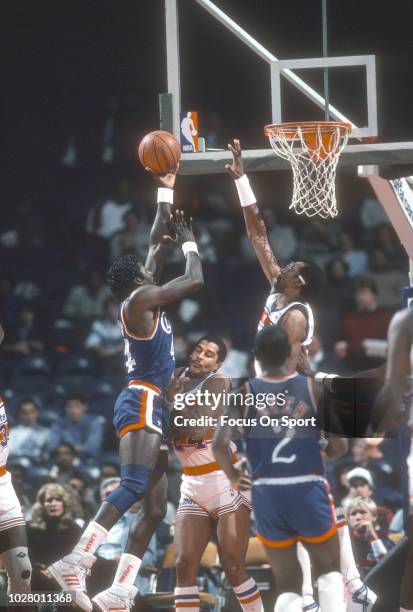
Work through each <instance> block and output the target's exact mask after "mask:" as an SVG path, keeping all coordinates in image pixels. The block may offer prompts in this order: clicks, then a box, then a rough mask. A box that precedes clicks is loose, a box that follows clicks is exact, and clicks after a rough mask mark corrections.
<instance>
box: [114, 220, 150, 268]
mask: <svg viewBox="0 0 413 612" xmlns="http://www.w3.org/2000/svg"><path fill="white" fill-rule="evenodd" d="M123 220H124V223H125V229H124V230H123V231H121V232H119V233H117V234H115V235H114V236H113V237H112V238H111V240H110V260H111V261H114V260H115V259H119V257H121V256H122V255H129V254H132V255H137V256H138V257H139V258H140V259H142V260H143V261H144V260H145V259H146V254H147V252H148V246H149V233H150V229H151V228H150V227H149V225H148V224H147V223H146V222H145V221H144V220H143V219H140V217H139V213H138V211H137V210H136V209H135V208H132V209H131V210H127V211H126V212H125V214H124V216H123Z"/></svg>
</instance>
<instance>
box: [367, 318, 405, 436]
mask: <svg viewBox="0 0 413 612" xmlns="http://www.w3.org/2000/svg"><path fill="white" fill-rule="evenodd" d="M387 337H388V351H387V366H386V377H385V382H384V385H383V387H382V389H381V390H380V392H379V394H378V396H377V399H376V401H375V404H374V408H373V427H374V428H375V429H377V430H378V431H383V430H384V429H387V428H388V427H389V426H390V425H391V424H392V423H393V422H394V421H395V420H397V419H398V418H399V415H400V408H401V404H402V400H403V395H404V392H405V390H406V388H407V376H408V375H409V374H410V367H411V365H410V352H411V349H412V345H413V311H412V310H404V311H402V312H398V313H396V314H395V315H394V317H393V318H392V320H391V322H390V326H389V331H388V335H387Z"/></svg>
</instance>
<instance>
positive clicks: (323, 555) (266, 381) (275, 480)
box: [213, 326, 346, 612]
mask: <svg viewBox="0 0 413 612" xmlns="http://www.w3.org/2000/svg"><path fill="white" fill-rule="evenodd" d="M290 352H291V349H290V345H289V342H288V336H287V334H286V332H285V331H284V330H283V329H282V328H281V327H279V326H269V327H265V328H264V329H263V330H261V331H260V332H259V333H258V335H257V338H256V341H255V354H256V358H257V360H258V362H259V364H260V368H261V371H262V375H261V376H260V377H258V378H254V379H252V380H249V381H248V382H247V383H246V385H244V387H243V388H242V390H241V395H242V397H243V401H241V402H239V401H238V402H237V401H235V400H236V399H237V398H238V399H239V397H240V396H235V395H234V396H233V397H234V404H233V405H232V406H230V407H229V409H228V410H227V415H226V417H224V418H223V419H222V420H221V423H220V425H219V426H218V428H217V430H216V433H215V436H214V442H213V449H214V453H215V457H216V460H217V462H218V463H219V464H220V465H221V467H222V469H223V470H224V471H225V473H226V474H227V476H228V478H229V479H230V480H231V482H232V484H233V486H234V488H238V486H239V482H240V479H241V478H242V477H243V474H244V472H243V470H241V469H239V468H237V467H236V466H234V465H233V464H232V463H231V459H230V455H229V452H228V446H229V443H230V441H231V438H232V433H233V425H235V423H236V421H238V422H237V425H238V424H241V425H242V426H243V429H244V437H245V439H246V447H247V456H248V459H249V463H250V465H251V470H252V477H253V487H252V503H253V509H254V514H255V519H256V526H257V536H258V537H259V539H260V540H261V541H262V542H263V544H264V546H265V548H266V551H267V555H268V558H269V561H270V564H271V567H272V571H273V574H274V577H275V582H276V585H277V591H278V598H277V601H276V605H275V608H274V611H275V612H299V611H300V612H301V610H302V609H303V601H302V596H301V589H302V572H301V566H300V564H299V561H298V559H297V550H296V548H297V542H298V541H301V542H302V543H303V544H304V546H305V548H306V549H307V550H308V552H309V555H310V559H311V563H312V569H313V575H314V577H315V578H316V580H317V585H318V594H319V603H320V608H321V610H322V612H343V611H344V587H343V579H342V577H341V574H340V546H339V539H338V535H337V526H336V519H335V515H334V509H333V508H332V504H331V499H330V496H329V492H328V484H327V482H326V480H325V479H324V477H323V473H324V466H323V461H322V457H321V451H320V445H319V441H320V429H327V430H330V431H331V429H332V427H331V424H327V423H323V422H322V421H323V419H322V415H321V414H320V413H319V412H318V403H319V401H320V397H319V389H318V387H317V386H316V383H315V381H314V380H313V379H309V378H307V377H305V376H301V375H299V374H296V373H295V374H293V375H288V366H287V363H288V358H289V356H290ZM230 418H234V419H236V421H235V422H233V423H231V421H229V419H230ZM240 419H241V423H240ZM271 419H272V420H271ZM333 429H335V428H333ZM335 431H337V429H335ZM337 442H339V444H338V445H337V446H336V447H335V451H336V454H337V455H338V454H339V452H338V451H339V449H340V448H341V450H340V454H343V453H345V452H346V444H345V441H343V440H340V439H337ZM239 488H242V487H241V486H240V487H239Z"/></svg>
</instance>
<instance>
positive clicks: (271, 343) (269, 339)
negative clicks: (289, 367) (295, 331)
mask: <svg viewBox="0 0 413 612" xmlns="http://www.w3.org/2000/svg"><path fill="white" fill-rule="evenodd" d="M254 349H255V356H256V357H257V359H258V361H260V362H261V363H262V365H266V366H272V367H274V368H279V367H281V366H282V365H283V364H284V363H285V360H286V359H287V357H289V355H290V353H291V347H290V343H289V340H288V335H287V333H286V332H285V330H284V329H283V328H282V327H279V326H278V325H267V327H264V329H262V330H261V331H259V332H258V334H257V337H256V338H255V346H254Z"/></svg>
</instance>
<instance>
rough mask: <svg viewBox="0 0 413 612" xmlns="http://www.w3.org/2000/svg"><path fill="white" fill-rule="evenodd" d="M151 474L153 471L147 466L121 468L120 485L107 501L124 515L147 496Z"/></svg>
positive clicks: (125, 466) (132, 465)
mask: <svg viewBox="0 0 413 612" xmlns="http://www.w3.org/2000/svg"><path fill="white" fill-rule="evenodd" d="M150 473H151V469H150V468H148V467H146V465H135V464H130V465H123V466H122V467H121V468H120V476H121V482H120V485H119V486H118V488H117V489H115V490H114V491H112V493H110V495H108V497H107V498H106V501H107V502H109V503H110V504H112V506H115V508H116V509H117V510H118V511H119V512H120V513H121V514H124V513H125V512H127V511H128V510H129V508H130V507H131V506H133V504H135V503H136V502H137V501H138V500H139V499H141V498H142V497H143V496H144V495H145V493H146V491H147V489H148V482H149V476H150Z"/></svg>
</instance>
